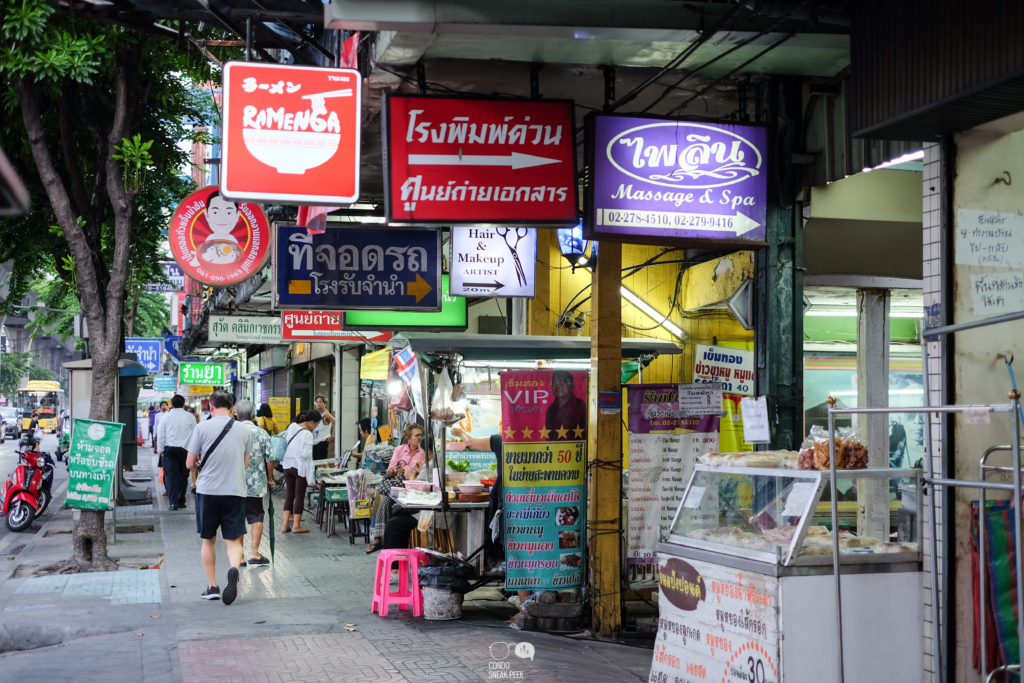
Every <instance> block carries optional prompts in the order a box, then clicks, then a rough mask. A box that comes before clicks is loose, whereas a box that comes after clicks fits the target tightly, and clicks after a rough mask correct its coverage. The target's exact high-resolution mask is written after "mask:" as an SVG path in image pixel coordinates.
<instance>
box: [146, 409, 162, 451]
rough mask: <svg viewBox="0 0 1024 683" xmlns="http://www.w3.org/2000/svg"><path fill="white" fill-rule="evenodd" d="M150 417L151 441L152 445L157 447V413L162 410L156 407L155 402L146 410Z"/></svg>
mask: <svg viewBox="0 0 1024 683" xmlns="http://www.w3.org/2000/svg"><path fill="white" fill-rule="evenodd" d="M146 412H147V415H148V418H149V441H150V445H151V446H152V447H153V448H154V449H156V424H155V421H156V414H157V413H158V412H160V411H158V410H157V409H156V404H155V403H150V404H149V410H148V411H146Z"/></svg>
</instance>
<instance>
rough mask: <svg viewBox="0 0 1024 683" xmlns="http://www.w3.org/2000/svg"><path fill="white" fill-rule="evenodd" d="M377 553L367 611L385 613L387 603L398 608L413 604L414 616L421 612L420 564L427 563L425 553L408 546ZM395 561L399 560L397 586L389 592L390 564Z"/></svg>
mask: <svg viewBox="0 0 1024 683" xmlns="http://www.w3.org/2000/svg"><path fill="white" fill-rule="evenodd" d="M379 553H380V554H379V555H378V556H377V575H376V577H375V578H374V581H373V602H372V603H371V604H370V611H371V612H377V613H378V614H380V616H382V617H386V616H387V615H388V606H389V605H394V606H396V607H398V609H400V610H403V609H409V607H412V615H413V616H414V617H421V616H423V596H422V595H421V594H420V573H419V567H420V565H421V564H426V563H427V554H426V553H425V552H423V551H422V550H416V549H409V548H394V549H391V550H381V551H379ZM396 562H397V563H398V590H397V591H395V592H391V568H392V566H393V565H394V564H395V563H396Z"/></svg>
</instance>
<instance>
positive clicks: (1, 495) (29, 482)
mask: <svg viewBox="0 0 1024 683" xmlns="http://www.w3.org/2000/svg"><path fill="white" fill-rule="evenodd" d="M19 446H21V450H19V451H17V453H18V465H17V466H16V467H15V468H14V471H13V472H11V474H10V475H9V476H8V477H7V481H5V482H4V485H3V488H0V504H2V505H3V513H4V515H6V517H7V520H6V523H7V528H8V529H10V530H11V531H15V532H17V531H24V530H25V529H27V528H28V527H29V525H30V524H31V523H32V520H34V519H35V518H36V517H38V516H39V515H41V514H42V513H43V512H44V511H45V510H46V508H47V507H48V506H49V505H50V500H51V498H52V494H51V487H52V486H53V458H51V457H50V454H49V453H43V452H41V451H38V450H36V449H37V448H38V442H37V441H36V440H35V439H33V438H31V437H26V438H23V439H22V440H21V442H19Z"/></svg>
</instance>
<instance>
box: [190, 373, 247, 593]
mask: <svg viewBox="0 0 1024 683" xmlns="http://www.w3.org/2000/svg"><path fill="white" fill-rule="evenodd" d="M234 403H235V398H234V396H232V395H231V394H228V393H225V392H223V391H215V392H213V393H212V394H211V395H210V415H211V417H210V419H209V420H206V421H204V422H201V423H200V424H198V425H197V426H196V428H195V430H194V431H193V432H192V436H191V437H190V438H189V440H188V445H187V446H186V449H187V450H188V461H187V466H188V468H189V469H190V470H191V469H198V470H199V477H198V478H197V480H196V530H197V531H198V532H199V537H200V538H201V539H202V546H203V547H202V554H201V557H202V560H203V569H204V570H205V571H206V579H207V584H208V587H207V589H206V590H205V591H204V592H203V594H202V596H201V597H202V599H203V600H221V599H222V600H223V601H224V604H225V605H230V604H231V603H232V602H234V601H235V597H237V595H238V567H239V566H241V564H242V537H243V536H245V498H246V488H245V468H246V465H248V463H249V454H250V452H251V451H252V436H251V432H250V431H249V430H248V429H243V428H238V429H233V428H232V427H234V426H235V424H236V423H235V421H234V419H233V418H232V417H231V412H232V407H233V406H234ZM218 528H219V529H220V534H221V537H222V538H223V539H224V546H225V550H226V551H227V554H228V561H229V563H230V564H231V568H230V569H228V582H227V585H226V586H225V587H224V593H223V594H221V591H220V587H219V586H218V585H217V579H216V576H215V575H216V572H217V550H216V546H215V541H216V540H217V529H218Z"/></svg>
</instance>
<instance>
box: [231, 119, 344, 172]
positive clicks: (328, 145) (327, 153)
mask: <svg viewBox="0 0 1024 683" xmlns="http://www.w3.org/2000/svg"><path fill="white" fill-rule="evenodd" d="M242 139H243V140H244V141H245V147H246V149H248V150H249V152H250V153H251V154H252V155H253V156H254V157H256V158H257V159H259V160H260V161H262V162H263V163H265V164H266V165H267V166H273V167H274V168H275V169H277V172H278V173H292V174H296V175H301V174H303V173H305V172H306V171H308V170H309V169H311V168H316V167H317V166H320V165H321V164H324V163H326V162H327V161H328V160H329V159H330V158H331V157H333V156H334V153H335V152H337V151H338V144H339V143H340V142H341V133H328V132H323V133H316V132H312V131H292V130H257V129H255V128H246V129H244V130H242Z"/></svg>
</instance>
